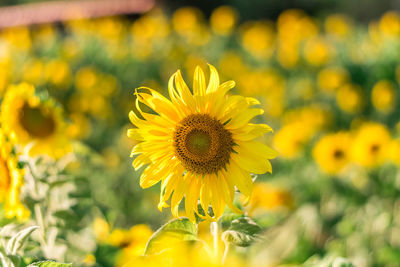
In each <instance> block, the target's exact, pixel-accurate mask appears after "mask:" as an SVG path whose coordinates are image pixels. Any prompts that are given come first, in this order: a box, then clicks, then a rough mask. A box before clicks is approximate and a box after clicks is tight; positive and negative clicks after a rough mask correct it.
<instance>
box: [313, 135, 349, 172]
mask: <svg viewBox="0 0 400 267" xmlns="http://www.w3.org/2000/svg"><path fill="white" fill-rule="evenodd" d="M350 143H351V139H350V135H349V134H348V133H345V132H339V133H335V134H328V135H326V136H324V137H322V138H321V140H319V141H318V143H317V144H316V145H315V147H314V150H313V157H314V159H315V160H316V162H317V163H318V165H319V166H320V167H321V169H322V170H323V171H325V172H326V173H329V174H337V173H339V172H340V171H342V170H343V168H345V167H346V166H347V164H348V163H349V162H350V149H349V147H350Z"/></svg>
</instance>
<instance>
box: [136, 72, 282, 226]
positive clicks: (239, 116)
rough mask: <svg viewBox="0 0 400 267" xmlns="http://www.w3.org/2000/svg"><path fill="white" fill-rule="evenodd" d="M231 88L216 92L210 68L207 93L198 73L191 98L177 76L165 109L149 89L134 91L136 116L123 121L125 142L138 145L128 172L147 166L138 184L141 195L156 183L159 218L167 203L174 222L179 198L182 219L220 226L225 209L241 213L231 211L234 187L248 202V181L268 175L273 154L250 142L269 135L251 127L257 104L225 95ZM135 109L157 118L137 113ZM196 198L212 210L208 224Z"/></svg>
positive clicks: (263, 128) (216, 80)
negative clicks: (253, 175)
mask: <svg viewBox="0 0 400 267" xmlns="http://www.w3.org/2000/svg"><path fill="white" fill-rule="evenodd" d="M234 86H235V83H234V82H233V81H227V82H225V83H223V84H220V82H219V76H218V73H217V71H216V69H215V68H214V67H213V66H211V65H210V81H209V83H208V85H207V84H206V80H205V77H204V73H203V70H202V69H201V68H199V67H197V68H196V70H195V73H194V79H193V94H192V93H191V92H190V90H189V88H188V86H187V85H186V83H185V81H184V80H183V78H182V76H181V73H180V71H179V70H178V71H177V72H176V73H174V74H173V75H172V77H171V79H170V81H169V86H168V89H169V96H170V98H171V101H170V100H168V99H167V98H165V97H163V96H162V95H161V94H159V93H158V92H156V91H154V90H152V89H150V88H144V87H141V88H138V89H136V92H135V94H136V96H137V101H136V108H137V110H138V112H139V113H140V115H139V114H135V113H134V112H133V111H131V112H130V113H129V118H130V120H131V122H132V123H133V124H134V125H135V126H136V127H137V128H133V129H129V131H128V136H129V137H130V138H132V139H134V140H137V141H140V142H139V143H138V144H137V145H135V146H134V148H133V150H132V153H131V155H132V156H136V155H137V157H136V158H135V160H134V161H133V167H134V168H135V169H136V170H137V169H139V168H141V167H142V166H144V165H148V166H147V167H146V168H145V170H144V171H143V173H142V176H141V178H140V185H141V187H143V188H147V187H150V186H153V185H154V184H156V183H158V182H159V181H161V194H160V203H159V206H158V207H159V209H160V210H161V209H162V208H164V207H168V206H169V205H168V204H167V203H166V202H167V201H168V199H169V198H170V197H171V211H172V214H173V215H174V216H175V217H178V206H179V204H180V202H181V200H182V198H183V197H185V208H186V215H187V216H188V217H189V219H190V220H192V221H194V220H195V215H194V212H196V213H197V214H198V215H199V216H201V217H204V218H205V219H218V218H219V217H220V216H221V215H222V213H223V212H224V209H225V205H228V206H229V208H230V209H231V210H232V211H235V212H238V213H239V212H240V210H239V209H238V208H237V207H236V206H235V205H233V200H234V195H235V186H236V187H237V188H238V189H239V190H240V191H241V192H242V193H243V194H244V195H245V196H246V197H250V195H251V192H252V188H253V181H252V179H251V176H250V173H256V174H261V173H265V172H271V170H272V168H271V164H270V162H269V159H272V158H274V157H276V155H277V153H276V152H275V151H274V150H272V149H271V148H269V147H268V146H266V145H264V144H263V143H261V142H259V141H256V140H254V139H256V138H257V137H260V136H263V135H264V134H265V133H268V132H271V131H272V129H271V128H270V127H269V126H268V125H266V124H253V123H250V120H251V119H252V118H254V117H255V116H257V115H260V114H262V113H263V110H262V109H259V108H252V106H254V105H258V104H259V102H258V101H257V100H256V99H254V98H249V97H243V96H239V95H234V96H229V95H227V92H228V91H229V90H230V89H232V88H233V87H234ZM139 103H142V104H144V105H146V106H148V107H149V108H151V109H152V110H154V111H155V112H156V113H157V114H158V115H155V114H152V113H147V112H143V111H142V110H141V108H140V105H139ZM140 117H142V118H143V119H141V118H140ZM199 198H200V204H201V206H202V208H203V209H204V210H205V211H207V210H208V208H209V205H211V206H212V209H213V212H214V217H213V218H211V216H210V215H209V214H208V213H206V214H205V216H203V215H202V214H201V213H200V212H199V211H198V207H197V202H198V199H199Z"/></svg>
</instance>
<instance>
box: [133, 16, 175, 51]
mask: <svg viewBox="0 0 400 267" xmlns="http://www.w3.org/2000/svg"><path fill="white" fill-rule="evenodd" d="M169 32H170V24H169V21H168V19H167V18H166V17H165V15H164V14H163V12H162V11H161V10H159V9H156V10H153V11H151V12H150V13H148V14H145V15H143V16H141V17H140V18H138V19H137V20H135V21H134V22H133V23H132V26H131V33H132V36H133V38H134V40H135V42H138V43H147V42H148V41H158V42H159V41H160V39H162V38H165V37H166V36H168V34H169Z"/></svg>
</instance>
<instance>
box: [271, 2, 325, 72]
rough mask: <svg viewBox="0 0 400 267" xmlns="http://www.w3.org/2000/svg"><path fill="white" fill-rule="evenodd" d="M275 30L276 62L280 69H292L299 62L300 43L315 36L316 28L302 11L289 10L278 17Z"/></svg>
mask: <svg viewBox="0 0 400 267" xmlns="http://www.w3.org/2000/svg"><path fill="white" fill-rule="evenodd" d="M277 28H278V40H277V60H278V62H279V63H280V64H281V66H282V67H284V68H292V67H294V66H296V65H297V63H298V61H299V47H300V42H301V41H302V40H305V39H308V38H310V37H313V36H315V35H316V34H317V33H318V27H317V25H316V23H315V22H314V21H313V20H312V19H311V18H309V17H308V16H307V15H306V14H305V13H304V12H303V11H301V10H296V9H289V10H286V11H284V12H282V13H281V14H280V15H279V18H278V21H277Z"/></svg>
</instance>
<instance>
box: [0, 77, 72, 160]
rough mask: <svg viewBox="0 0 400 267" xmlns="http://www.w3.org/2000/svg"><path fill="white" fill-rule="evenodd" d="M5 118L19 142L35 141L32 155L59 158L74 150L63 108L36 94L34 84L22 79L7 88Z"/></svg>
mask: <svg viewBox="0 0 400 267" xmlns="http://www.w3.org/2000/svg"><path fill="white" fill-rule="evenodd" d="M1 122H2V126H3V128H4V130H5V132H6V133H8V134H9V135H10V137H11V138H12V139H13V140H14V141H15V142H16V143H18V144H22V145H27V144H29V143H31V144H32V147H31V149H30V153H31V155H38V154H47V155H49V156H52V157H55V158H58V157H61V156H63V155H64V154H65V153H67V152H69V151H70V150H71V145H70V143H69V141H68V139H67V137H66V135H65V128H66V125H65V122H64V121H63V118H62V109H61V108H60V107H58V106H56V104H55V103H54V101H52V100H51V99H46V100H43V99H41V98H39V97H38V96H37V95H35V88H34V87H33V86H32V85H29V84H27V83H21V84H18V85H11V86H10V87H9V88H8V89H7V92H6V95H5V97H4V101H3V103H2V107H1Z"/></svg>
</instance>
